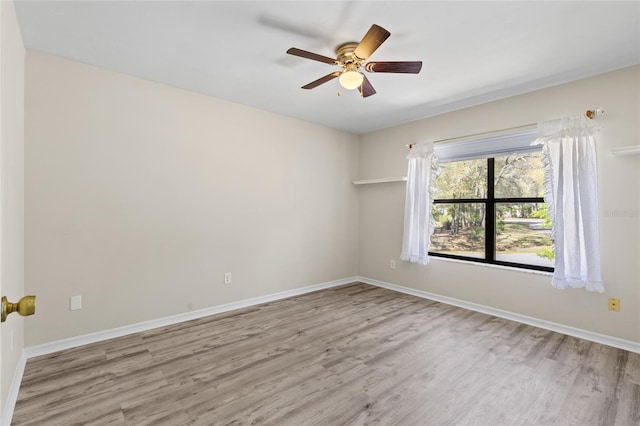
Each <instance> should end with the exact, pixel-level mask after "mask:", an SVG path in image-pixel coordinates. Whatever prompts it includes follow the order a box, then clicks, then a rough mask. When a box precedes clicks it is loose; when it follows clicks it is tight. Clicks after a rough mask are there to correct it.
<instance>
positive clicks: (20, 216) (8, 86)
mask: <svg viewBox="0 0 640 426" xmlns="http://www.w3.org/2000/svg"><path fill="white" fill-rule="evenodd" d="M24 58H25V50H24V46H23V44H22V37H21V35H20V30H19V27H18V21H17V19H16V15H15V10H14V6H13V2H6V1H3V2H0V218H1V219H0V220H1V223H0V253H1V254H0V274H1V275H0V293H1V295H2V296H5V295H6V296H7V297H8V298H9V301H11V302H15V301H17V300H18V299H20V297H22V296H24ZM31 318H33V317H31ZM28 320H29V319H28V318H22V317H20V316H18V315H17V314H13V315H11V316H10V317H8V318H7V321H6V322H4V323H2V326H0V335H1V336H0V344H1V345H2V347H1V350H0V352H1V355H0V356H1V358H0V364H2V365H1V368H0V375H1V376H0V383H1V390H0V404H2V408H4V407H3V404H4V403H5V402H6V399H7V396H8V392H9V388H10V386H11V381H12V379H13V375H14V371H15V369H16V365H17V364H18V360H19V359H20V356H21V355H22V348H23V346H24V345H23V336H24V328H23V325H24V322H25V321H28ZM12 339H13V347H12V342H11V340H12ZM0 418H1V416H0Z"/></svg>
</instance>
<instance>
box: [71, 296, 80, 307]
mask: <svg viewBox="0 0 640 426" xmlns="http://www.w3.org/2000/svg"><path fill="white" fill-rule="evenodd" d="M78 309H82V296H71V297H70V298H69V310H70V311H77V310H78Z"/></svg>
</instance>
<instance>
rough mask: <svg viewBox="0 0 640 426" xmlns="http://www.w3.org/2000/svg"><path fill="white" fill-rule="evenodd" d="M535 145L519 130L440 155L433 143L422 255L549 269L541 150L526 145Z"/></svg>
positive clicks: (548, 227)
mask: <svg viewBox="0 0 640 426" xmlns="http://www.w3.org/2000/svg"><path fill="white" fill-rule="evenodd" d="M534 139H535V132H524V133H519V134H515V135H506V136H500V137H493V138H487V139H483V140H475V141H469V142H463V143H459V142H458V143H455V144H451V145H449V146H446V147H443V148H440V150H439V151H440V152H438V146H437V145H436V155H438V157H439V158H440V163H439V166H438V169H437V171H436V175H435V179H434V184H433V198H434V202H433V209H432V215H433V219H434V232H433V235H432V237H431V247H430V250H429V255H431V256H439V257H449V258H455V259H466V260H471V261H476V262H483V263H492V264H498V265H505V266H513V267H519V268H527V269H536V270H543V271H553V243H552V240H551V224H550V221H549V218H548V216H547V206H546V204H545V202H544V199H543V183H544V171H543V164H542V152H541V151H540V150H539V147H531V146H530V142H531V141H533V140H534ZM509 151H510V152H509ZM474 156H479V157H482V158H473V157H474Z"/></svg>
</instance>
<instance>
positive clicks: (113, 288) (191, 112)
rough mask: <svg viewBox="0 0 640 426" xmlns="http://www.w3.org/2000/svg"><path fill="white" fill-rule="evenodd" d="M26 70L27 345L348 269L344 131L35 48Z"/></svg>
mask: <svg viewBox="0 0 640 426" xmlns="http://www.w3.org/2000/svg"><path fill="white" fill-rule="evenodd" d="M26 67H27V71H26V133H25V189H26V195H25V197H26V198H25V207H26V236H25V238H26V246H25V254H26V277H25V279H26V287H27V290H28V291H29V292H31V293H35V294H37V296H38V314H37V315H36V317H34V321H30V322H29V323H28V324H27V329H26V344H27V345H29V346H30V345H36V344H40V343H45V342H50V341H55V340H59V339H62V338H66V337H71V336H77V335H82V334H86V333H89V332H94V331H99V330H105V329H110V328H114V327H118V326H123V325H127V324H132V323H137V322H141V321H145V320H152V319H156V318H161V317H165V316H169V315H173V314H178V313H183V312H186V311H189V310H195V309H202V308H207V307H211V306H215V305H219V304H223V303H228V302H232V301H237V300H241V299H246V298H250V297H256V296H261V295H267V294H271V293H275V292H279V291H285V290H289V289H294V288H298V287H302V286H307V285H312V284H318V283H323V282H328V281H332V280H336V279H341V278H345V277H351V276H355V275H357V267H358V258H357V253H358V246H357V244H358V195H357V191H356V190H355V189H354V188H353V186H352V184H351V180H352V179H354V178H355V177H356V176H357V169H358V139H357V136H354V135H350V134H346V133H343V132H340V131H336V130H331V129H328V128H325V127H321V126H317V125H313V124H310V123H306V122H303V121H299V120H295V119H290V118H286V117H283V116H278V115H275V114H271V113H268V112H264V111H260V110H256V109H252V108H249V107H245V106H241V105H237V104H233V103H229V102H226V101H222V100H218V99H214V98H211V97H207V96H203V95H198V94H195V93H191V92H187V91H183V90H178V89H175V88H172V87H168V86H163V85H160V84H155V83H152V82H148V81H144V80H140V79H137V78H133V77H128V76H125V75H122V74H117V73H113V72H109V71H105V70H102V69H99V68H95V67H91V66H86V65H82V64H79V63H76V62H71V61H67V60H64V59H61V58H57V57H53V56H48V55H45V54H41V53H36V52H28V53H27V65H26ZM274 96H277V94H274ZM224 272H232V274H233V283H232V284H231V285H228V286H225V285H223V275H224ZM73 295H82V298H83V308H82V309H81V310H78V311H70V310H69V297H70V296H73Z"/></svg>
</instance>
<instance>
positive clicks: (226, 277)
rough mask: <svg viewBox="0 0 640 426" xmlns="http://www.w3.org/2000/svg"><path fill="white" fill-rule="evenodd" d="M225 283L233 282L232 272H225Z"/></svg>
mask: <svg viewBox="0 0 640 426" xmlns="http://www.w3.org/2000/svg"><path fill="white" fill-rule="evenodd" d="M224 283H225V284H231V272H225V273H224Z"/></svg>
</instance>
